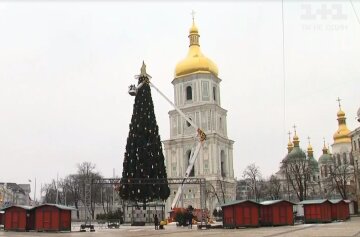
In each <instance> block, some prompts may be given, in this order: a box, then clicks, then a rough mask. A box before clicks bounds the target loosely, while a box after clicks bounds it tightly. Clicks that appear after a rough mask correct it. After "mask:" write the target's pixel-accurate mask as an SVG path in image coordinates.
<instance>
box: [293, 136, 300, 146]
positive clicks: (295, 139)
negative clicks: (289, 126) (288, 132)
mask: <svg viewBox="0 0 360 237" xmlns="http://www.w3.org/2000/svg"><path fill="white" fill-rule="evenodd" d="M293 143H294V147H299V143H300V141H299V137H298V135H297V134H296V132H295V135H294V137H293Z"/></svg>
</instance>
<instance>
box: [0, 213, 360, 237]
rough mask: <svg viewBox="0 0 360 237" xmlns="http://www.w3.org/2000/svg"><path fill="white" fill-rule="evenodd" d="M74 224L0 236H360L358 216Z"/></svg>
mask: <svg viewBox="0 0 360 237" xmlns="http://www.w3.org/2000/svg"><path fill="white" fill-rule="evenodd" d="M78 230H79V228H78V226H74V231H73V232H71V233H38V232H26V233H24V232H5V231H0V237H1V236H14V237H15V236H16V237H17V236H29V237H47V236H51V237H58V236H62V237H68V236H69V237H70V236H71V237H74V236H75V237H88V236H95V237H97V236H101V237H115V236H122V237H132V236H144V237H145V236H146V237H151V236H169V237H196V236H206V237H232V236H244V237H257V236H262V237H277V236H291V237H305V236H309V237H310V236H316V237H320V236H321V237H325V236H329V237H330V236H336V237H353V236H354V237H355V236H359V237H360V217H352V218H351V220H349V221H346V222H333V223H329V224H304V225H295V226H282V227H261V228H244V229H209V230H198V229H196V226H194V227H193V229H188V228H187V227H176V226H175V225H174V224H171V225H167V226H165V230H154V229H153V227H152V226H144V227H131V226H121V227H120V228H119V229H107V228H104V227H101V226H98V227H97V228H96V231H95V232H79V231H78Z"/></svg>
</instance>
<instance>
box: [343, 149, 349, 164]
mask: <svg viewBox="0 0 360 237" xmlns="http://www.w3.org/2000/svg"><path fill="white" fill-rule="evenodd" d="M347 163H348V162H347V160H346V153H345V152H344V154H343V164H347Z"/></svg>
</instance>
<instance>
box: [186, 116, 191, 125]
mask: <svg viewBox="0 0 360 237" xmlns="http://www.w3.org/2000/svg"><path fill="white" fill-rule="evenodd" d="M189 119H190V120H191V121H192V119H191V118H189ZM186 126H188V127H190V126H191V124H190V123H189V122H188V121H186Z"/></svg>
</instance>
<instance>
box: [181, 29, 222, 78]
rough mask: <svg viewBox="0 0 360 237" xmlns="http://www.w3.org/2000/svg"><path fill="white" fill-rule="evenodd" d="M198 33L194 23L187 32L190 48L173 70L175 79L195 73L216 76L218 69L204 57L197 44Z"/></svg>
mask: <svg viewBox="0 0 360 237" xmlns="http://www.w3.org/2000/svg"><path fill="white" fill-rule="evenodd" d="M199 37H200V35H199V31H198V28H197V27H196V25H195V23H194V22H193V25H192V26H191V28H190V30H189V39H190V46H189V52H188V54H187V56H186V58H185V59H183V60H181V61H180V62H179V63H178V64H177V65H176V68H175V78H177V77H181V76H185V75H189V74H192V73H196V72H201V73H213V74H214V75H215V76H217V75H218V67H217V66H216V64H215V63H214V62H213V61H211V60H210V59H209V58H207V57H205V56H204V55H203V54H202V52H201V50H200V44H199Z"/></svg>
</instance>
